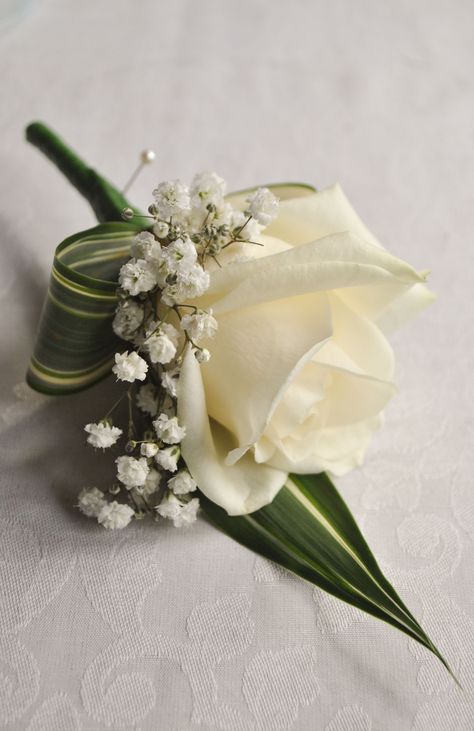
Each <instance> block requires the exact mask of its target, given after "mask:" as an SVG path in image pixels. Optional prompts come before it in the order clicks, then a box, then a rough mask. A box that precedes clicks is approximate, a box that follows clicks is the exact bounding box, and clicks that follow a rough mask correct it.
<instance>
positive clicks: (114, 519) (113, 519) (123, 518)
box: [97, 500, 134, 530]
mask: <svg viewBox="0 0 474 731" xmlns="http://www.w3.org/2000/svg"><path fill="white" fill-rule="evenodd" d="M133 515H134V512H133V510H132V508H131V507H130V506H129V505H125V504H123V503H118V502H117V501H116V500H112V502H111V503H105V504H104V505H103V506H102V509H101V510H100V512H99V514H98V516H97V520H98V521H99V523H100V524H101V525H103V526H104V528H107V529H108V530H117V529H120V528H125V527H126V526H127V525H128V524H129V523H130V521H131V519H132V518H133Z"/></svg>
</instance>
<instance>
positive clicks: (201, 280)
mask: <svg viewBox="0 0 474 731" xmlns="http://www.w3.org/2000/svg"><path fill="white" fill-rule="evenodd" d="M209 283H210V278H209V273H208V272H205V271H204V269H203V268H202V266H201V265H200V264H195V265H194V266H193V267H191V268H190V269H188V270H187V271H180V272H178V274H177V276H176V281H175V282H173V283H172V284H169V285H167V286H166V287H165V288H164V289H163V293H162V300H163V302H164V303H165V304H166V305H170V306H171V307H172V306H173V305H174V304H176V303H177V302H186V301H187V300H189V299H194V298H195V297H200V296H201V295H203V294H204V292H205V291H206V289H208V287H209Z"/></svg>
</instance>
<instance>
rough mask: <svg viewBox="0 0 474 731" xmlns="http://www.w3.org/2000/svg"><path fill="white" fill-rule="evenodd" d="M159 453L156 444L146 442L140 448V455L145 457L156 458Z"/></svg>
mask: <svg viewBox="0 0 474 731" xmlns="http://www.w3.org/2000/svg"><path fill="white" fill-rule="evenodd" d="M157 451H158V445H157V444H154V442H144V443H143V444H142V445H141V446H140V454H141V455H142V456H143V457H154V456H155V454H156V453H157Z"/></svg>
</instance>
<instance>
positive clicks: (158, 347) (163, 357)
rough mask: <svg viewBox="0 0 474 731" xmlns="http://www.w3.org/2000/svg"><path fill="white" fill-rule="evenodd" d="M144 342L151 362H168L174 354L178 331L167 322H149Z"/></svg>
mask: <svg viewBox="0 0 474 731" xmlns="http://www.w3.org/2000/svg"><path fill="white" fill-rule="evenodd" d="M146 334H147V337H146V340H145V343H144V347H145V349H146V350H147V351H148V353H149V355H150V360H151V362H152V363H161V364H165V363H169V362H170V361H171V360H173V358H174V356H175V355H176V350H177V347H178V343H179V332H178V331H177V330H176V328H175V327H173V325H171V324H170V323H169V322H161V323H156V322H153V323H151V324H150V326H149V328H148V330H147V333H146Z"/></svg>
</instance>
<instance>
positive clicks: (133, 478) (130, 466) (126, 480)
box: [115, 457, 150, 488]
mask: <svg viewBox="0 0 474 731" xmlns="http://www.w3.org/2000/svg"><path fill="white" fill-rule="evenodd" d="M115 464H116V465H117V477H118V479H119V480H120V482H122V483H123V484H124V485H125V487H127V488H131V487H139V486H140V485H144V484H145V481H146V478H147V475H148V473H149V471H150V468H149V467H148V463H147V461H146V459H145V458H144V457H140V459H135V457H117V459H116V460H115Z"/></svg>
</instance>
